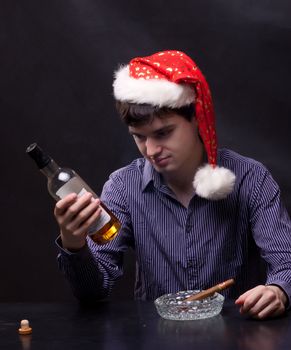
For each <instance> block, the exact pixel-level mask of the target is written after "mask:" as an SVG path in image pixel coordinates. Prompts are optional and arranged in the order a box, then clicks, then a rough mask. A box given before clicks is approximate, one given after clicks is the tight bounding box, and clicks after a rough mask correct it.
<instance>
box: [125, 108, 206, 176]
mask: <svg viewBox="0 0 291 350" xmlns="http://www.w3.org/2000/svg"><path fill="white" fill-rule="evenodd" d="M129 132H130V134H131V135H133V138H134V140H135V143H136V145H137V147H138V149H139V151H140V153H141V154H142V155H143V156H144V157H145V158H147V159H148V160H149V161H150V162H151V163H152V165H153V167H154V168H155V169H156V170H157V171H158V172H159V173H161V174H167V173H171V172H173V173H175V172H176V171H179V170H183V169H187V162H193V161H194V160H195V159H197V157H200V156H201V155H200V154H197V152H199V150H201V141H200V139H199V136H198V132H197V124H196V121H195V118H193V119H192V120H191V121H188V120H186V119H185V118H183V117H181V116H179V115H177V114H175V113H172V114H169V115H166V116H163V117H162V118H159V117H155V118H154V119H153V121H152V122H150V123H148V124H145V125H141V126H137V127H133V126H129Z"/></svg>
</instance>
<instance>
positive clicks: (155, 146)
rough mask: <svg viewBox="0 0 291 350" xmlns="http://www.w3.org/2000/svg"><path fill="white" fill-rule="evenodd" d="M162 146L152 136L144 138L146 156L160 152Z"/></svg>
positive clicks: (152, 155)
mask: <svg viewBox="0 0 291 350" xmlns="http://www.w3.org/2000/svg"><path fill="white" fill-rule="evenodd" d="M161 151H162V146H161V145H160V144H159V143H158V142H157V141H156V140H153V139H152V138H147V140H146V152H147V156H148V157H154V156H156V155H158V154H159V153H161Z"/></svg>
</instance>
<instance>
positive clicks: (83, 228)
mask: <svg viewBox="0 0 291 350" xmlns="http://www.w3.org/2000/svg"><path fill="white" fill-rule="evenodd" d="M101 211H102V209H101V208H100V207H99V208H97V210H96V211H95V212H94V213H93V214H92V215H90V216H89V217H88V219H87V220H85V221H83V222H82V224H81V225H80V226H79V227H78V229H76V230H75V232H74V235H76V236H78V235H86V234H87V232H88V230H89V228H90V227H91V226H92V225H94V223H95V222H96V221H97V220H98V219H99V217H100V215H101Z"/></svg>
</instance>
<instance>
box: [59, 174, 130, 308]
mask: <svg viewBox="0 0 291 350" xmlns="http://www.w3.org/2000/svg"><path fill="white" fill-rule="evenodd" d="M108 183H110V186H109V188H108V185H107V190H105V191H104V197H103V198H102V201H103V202H104V203H105V204H106V205H107V206H108V207H110V209H111V210H112V211H113V212H114V214H115V215H116V216H117V217H118V219H119V220H120V221H121V223H122V228H121V230H120V232H119V233H118V234H117V236H116V238H115V239H114V240H112V241H110V242H109V243H107V244H105V245H98V244H96V243H94V242H93V241H92V240H91V239H90V238H89V237H87V231H88V228H89V227H90V225H91V224H92V223H93V222H94V221H95V220H96V219H98V217H99V215H100V209H99V203H100V201H99V200H94V201H92V196H91V195H90V194H85V195H83V196H82V197H80V198H78V197H77V196H76V195H74V194H71V195H69V196H67V197H66V198H64V199H63V200H61V201H59V202H58V203H57V204H56V207H55V217H56V220H57V222H58V224H59V227H60V231H61V234H60V236H59V238H58V239H57V241H56V243H57V245H58V246H59V248H60V253H59V255H58V264H59V268H60V270H61V271H62V272H63V273H64V274H65V276H66V278H67V279H68V281H69V282H70V285H71V287H72V289H73V292H74V294H75V296H76V297H77V298H78V299H80V300H82V301H93V300H94V301H95V300H98V299H100V298H104V297H106V296H107V295H108V294H109V293H110V291H111V289H112V287H113V285H114V282H115V280H116V279H117V278H119V277H120V276H121V275H122V273H123V253H124V251H125V250H126V249H127V247H128V245H130V244H131V243H130V242H129V241H130V239H131V229H130V220H129V215H128V212H127V210H125V207H126V204H125V199H124V197H123V195H124V192H125V191H124V189H121V187H122V183H118V184H117V183H116V182H115V181H113V180H110V181H108ZM105 187H106V186H105ZM109 193H110V196H111V197H110V198H111V199H112V200H111V199H108V196H109Z"/></svg>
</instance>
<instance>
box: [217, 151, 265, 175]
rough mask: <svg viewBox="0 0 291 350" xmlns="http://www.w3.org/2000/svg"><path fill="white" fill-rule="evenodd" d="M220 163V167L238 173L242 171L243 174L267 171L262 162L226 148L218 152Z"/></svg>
mask: <svg viewBox="0 0 291 350" xmlns="http://www.w3.org/2000/svg"><path fill="white" fill-rule="evenodd" d="M218 163H219V165H220V166H224V167H226V168H230V169H232V170H236V171H238V170H241V171H242V172H245V171H249V170H256V171H259V172H266V171H267V169H266V167H265V166H264V165H263V164H262V163H261V162H259V161H257V160H255V159H253V158H250V157H246V156H244V155H241V154H240V153H237V152H235V151H233V150H230V149H226V148H222V149H219V150H218Z"/></svg>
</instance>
